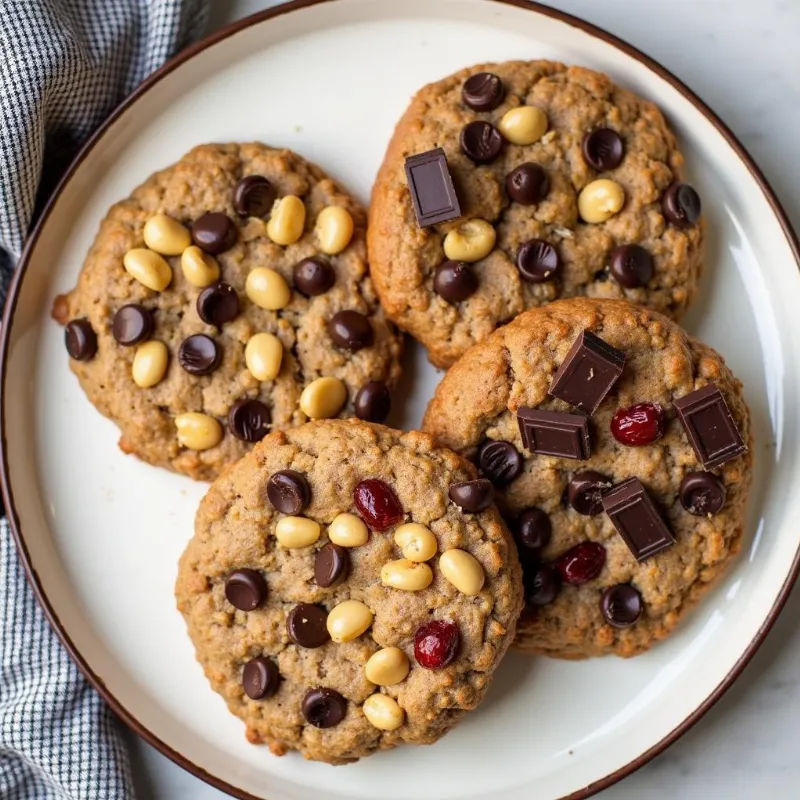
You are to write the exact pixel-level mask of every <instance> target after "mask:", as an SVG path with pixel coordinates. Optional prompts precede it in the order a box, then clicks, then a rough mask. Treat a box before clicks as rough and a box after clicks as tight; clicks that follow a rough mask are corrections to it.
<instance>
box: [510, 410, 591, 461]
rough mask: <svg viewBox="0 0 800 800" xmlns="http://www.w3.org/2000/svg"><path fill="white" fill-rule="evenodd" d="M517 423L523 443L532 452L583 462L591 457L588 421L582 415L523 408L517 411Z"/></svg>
mask: <svg viewBox="0 0 800 800" xmlns="http://www.w3.org/2000/svg"><path fill="white" fill-rule="evenodd" d="M517 422H518V423H519V432H520V434H521V436H522V442H523V444H524V445H525V447H527V448H528V450H530V451H531V453H541V454H542V455H545V456H559V457H561V458H577V459H580V460H582V461H585V460H586V459H587V458H589V456H590V455H591V452H592V449H591V444H590V441H589V420H588V418H587V417H586V416H584V415H583V414H567V413H565V412H563V411H540V410H539V409H536V408H528V407H527V406H522V407H521V408H520V409H518V410H517Z"/></svg>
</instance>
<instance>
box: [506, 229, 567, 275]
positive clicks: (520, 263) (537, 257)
mask: <svg viewBox="0 0 800 800" xmlns="http://www.w3.org/2000/svg"><path fill="white" fill-rule="evenodd" d="M517 269H518V270H519V274H520V277H521V278H522V280H524V281H528V283H546V282H547V281H553V280H555V279H556V278H557V277H558V276H559V275H560V274H561V259H560V258H559V257H558V251H557V250H556V248H555V247H553V245H552V244H550V242H546V241H545V240H544V239H529V240H528V241H527V242H525V243H524V244H523V245H522V247H520V248H519V250H518V251H517Z"/></svg>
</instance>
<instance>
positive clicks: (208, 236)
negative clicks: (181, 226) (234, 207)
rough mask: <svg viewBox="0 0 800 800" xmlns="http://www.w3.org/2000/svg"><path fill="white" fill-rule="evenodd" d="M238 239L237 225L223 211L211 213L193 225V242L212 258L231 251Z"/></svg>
mask: <svg viewBox="0 0 800 800" xmlns="http://www.w3.org/2000/svg"><path fill="white" fill-rule="evenodd" d="M237 237H238V233H237V231H236V223H235V222H234V221H233V220H232V219H231V218H230V217H229V216H228V215H227V214H224V213H223V212H222V211H209V212H207V213H205V214H203V215H202V216H201V217H198V218H197V219H196V220H195V221H194V224H193V225H192V241H193V242H194V243H195V244H196V245H197V246H198V247H199V248H200V249H201V250H202V251H204V252H206V253H211V255H212V256H216V255H219V254H220V253H222V252H224V251H225V250H230V248H231V247H233V246H234V245H235V244H236V239H237Z"/></svg>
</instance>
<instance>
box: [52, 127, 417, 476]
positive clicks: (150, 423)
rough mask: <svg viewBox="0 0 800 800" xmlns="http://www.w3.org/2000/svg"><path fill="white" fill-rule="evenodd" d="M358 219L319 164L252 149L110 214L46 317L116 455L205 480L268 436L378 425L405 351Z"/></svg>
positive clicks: (211, 151) (196, 157) (201, 159)
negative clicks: (330, 422) (319, 426)
mask: <svg viewBox="0 0 800 800" xmlns="http://www.w3.org/2000/svg"><path fill="white" fill-rule="evenodd" d="M365 222H366V212H365V211H364V209H363V208H362V207H361V206H360V205H359V204H358V203H357V202H356V201H355V200H354V199H353V198H352V197H351V196H350V195H349V194H347V193H346V192H345V191H344V190H343V189H342V188H340V187H339V186H338V185H337V184H336V183H334V182H333V181H332V180H331V179H330V178H328V177H327V176H326V175H325V174H324V173H323V172H322V171H321V170H320V169H319V168H318V167H316V166H315V165H313V164H309V163H308V162H307V161H305V160H303V159H302V158H301V157H300V156H298V155H296V154H295V153H293V152H291V151H289V150H282V149H276V148H273V147H268V146H266V145H263V144H257V143H254V144H220V145H203V146H200V147H196V148H194V149H193V150H192V151H191V152H190V153H188V154H187V155H186V156H184V157H183V158H182V159H181V160H180V161H179V162H178V163H177V164H175V165H173V166H172V167H169V168H167V169H165V170H163V171H161V172H157V173H156V174H155V175H153V176H152V177H151V178H149V179H148V180H147V181H146V182H145V183H144V184H143V185H142V186H140V187H139V188H138V189H136V190H135V191H134V192H133V194H132V195H131V196H130V197H129V198H128V199H127V200H124V201H122V202H121V203H118V204H117V205H115V206H114V207H113V208H112V209H111V210H110V211H109V213H108V216H107V217H106V219H105V220H104V221H103V223H102V225H101V227H100V231H99V233H98V235H97V238H96V239H95V241H94V244H93V246H92V248H91V251H90V252H89V254H88V256H87V258H86V261H85V263H84V266H83V271H82V272H81V275H80V278H79V281H78V285H77V287H76V288H75V289H74V290H73V291H72V292H71V293H70V294H69V295H67V296H66V297H59V298H57V300H56V303H55V306H54V316H55V317H56V319H58V320H59V321H61V322H62V323H67V327H66V345H67V350H68V352H69V355H70V356H71V360H70V366H71V368H72V370H73V371H74V372H75V374H76V375H77V376H78V379H79V380H80V383H81V385H82V387H83V389H84V391H85V392H86V394H87V395H88V397H89V399H90V400H91V402H92V403H93V404H94V405H95V406H96V407H97V408H98V409H99V410H100V411H101V412H102V413H103V414H105V415H106V416H107V417H110V418H111V419H112V420H114V422H116V423H117V425H118V426H119V427H120V428H121V431H122V437H121V439H120V447H121V448H122V449H123V451H125V452H126V453H134V454H135V455H137V456H138V457H139V458H141V459H143V460H144V461H147V462H149V463H151V464H155V465H158V466H161V467H167V468H170V469H173V470H175V471H177V472H180V473H183V474H184V475H189V476H190V477H192V478H196V479H203V480H211V479H213V478H214V477H215V476H216V475H217V474H219V472H220V471H221V470H222V469H223V467H225V465H227V464H230V463H233V462H234V461H236V460H237V459H238V458H240V457H241V456H242V455H243V454H244V453H246V452H247V451H248V450H249V449H250V448H251V447H252V444H253V443H254V442H255V441H258V440H259V439H261V438H263V437H264V436H265V435H266V433H267V432H268V431H269V430H271V429H282V428H287V427H290V426H292V425H297V424H300V423H302V422H305V421H306V420H307V419H309V418H327V417H337V416H339V417H348V416H352V415H354V414H355V415H358V416H360V417H363V418H365V419H369V420H372V421H382V420H383V419H384V417H385V416H386V414H387V413H388V411H389V405H390V396H389V390H390V389H391V388H392V386H393V385H394V384H395V383H396V382H397V379H398V378H399V375H400V363H399V359H400V355H401V350H402V340H401V338H400V336H399V335H398V334H397V332H396V330H395V329H394V327H393V326H392V325H391V323H390V322H388V321H387V319H386V316H385V315H384V313H383V311H382V310H381V308H380V306H379V304H378V300H377V297H376V294H375V291H374V288H373V285H372V279H371V278H370V274H369V268H368V266H367V261H366V246H365Z"/></svg>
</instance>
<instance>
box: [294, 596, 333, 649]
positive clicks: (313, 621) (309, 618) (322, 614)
mask: <svg viewBox="0 0 800 800" xmlns="http://www.w3.org/2000/svg"><path fill="white" fill-rule="evenodd" d="M327 622H328V612H327V611H326V610H325V609H324V608H321V607H320V606H315V605H312V604H311V603H300V604H299V605H296V606H295V607H294V608H293V609H292V610H291V611H290V612H289V615H288V616H287V617H286V631H287V632H288V634H289V638H290V639H291V640H292V641H293V642H294V643H295V644H299V645H300V647H307V648H309V649H312V648H315V647H322V645H324V644H325V642H327V641H328V640H329V639H330V638H331V637H330V634H329V633H328V625H327Z"/></svg>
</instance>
